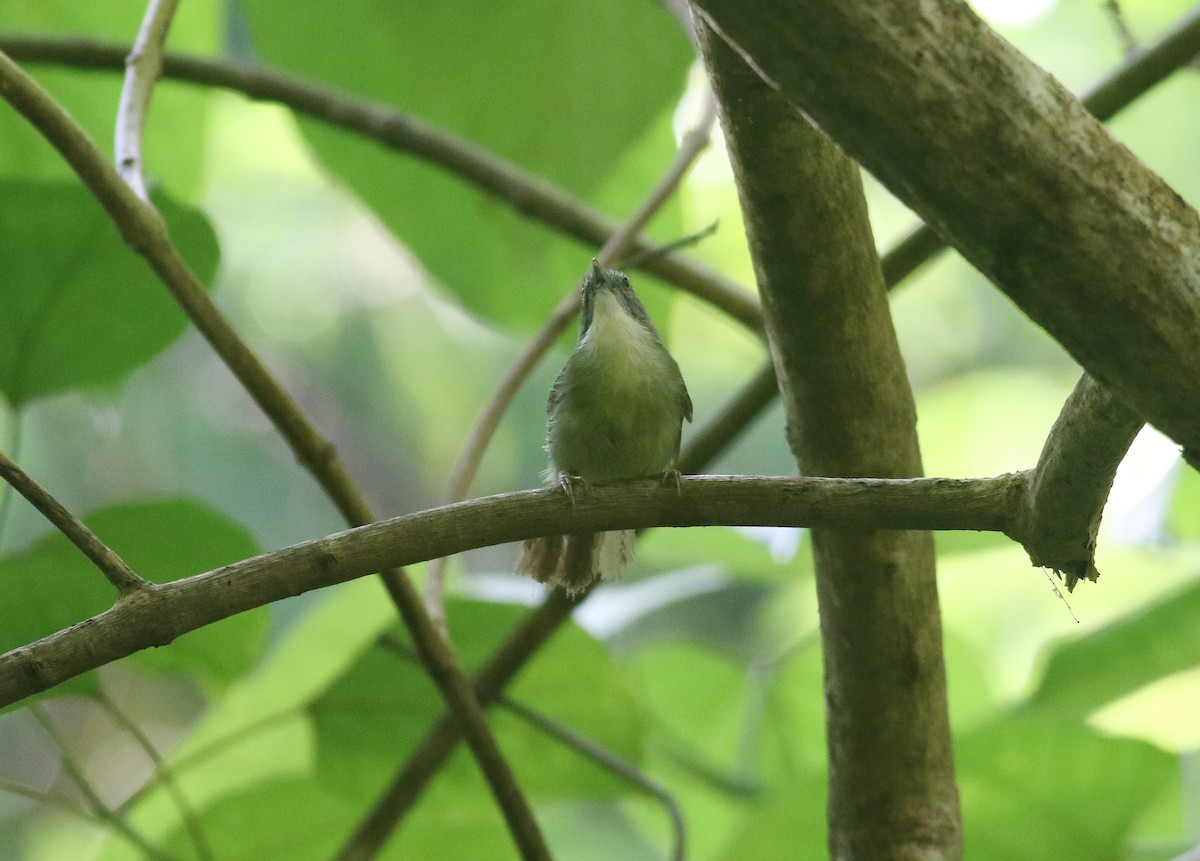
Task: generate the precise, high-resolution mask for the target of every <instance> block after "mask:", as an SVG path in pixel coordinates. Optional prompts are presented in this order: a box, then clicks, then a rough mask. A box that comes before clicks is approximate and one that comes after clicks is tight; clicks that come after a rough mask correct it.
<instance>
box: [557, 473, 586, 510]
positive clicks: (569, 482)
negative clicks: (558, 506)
mask: <svg viewBox="0 0 1200 861" xmlns="http://www.w3.org/2000/svg"><path fill="white" fill-rule="evenodd" d="M558 486H559V487H561V488H562V490H563V493H565V494H566V495H567V499H569V500H571V505H572V506H574V505H575V489H576V488H577V487H578V488H582V489H583V490H587V482H586V481H585V480H584V479H583V477H582V476H579V475H571V474H570V473H566V472H560V473H559V474H558Z"/></svg>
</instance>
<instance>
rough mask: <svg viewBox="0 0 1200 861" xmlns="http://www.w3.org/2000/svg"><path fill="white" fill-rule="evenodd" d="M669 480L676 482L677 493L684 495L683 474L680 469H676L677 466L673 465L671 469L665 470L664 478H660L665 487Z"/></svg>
mask: <svg viewBox="0 0 1200 861" xmlns="http://www.w3.org/2000/svg"><path fill="white" fill-rule="evenodd" d="M667 482H674V483H675V493H677V494H678V495H680V496H683V475H682V474H681V473H680V472H679V470H678V469H676V468H675V467H671V468H670V469H668V470H664V471H663V474H662V478H661V479H660V483H661V485H662V486H663V487H666V486H667Z"/></svg>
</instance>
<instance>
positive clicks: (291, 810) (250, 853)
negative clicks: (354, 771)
mask: <svg viewBox="0 0 1200 861" xmlns="http://www.w3.org/2000/svg"><path fill="white" fill-rule="evenodd" d="M357 813H358V811H356V810H354V809H353V808H351V807H350V806H348V805H347V804H346V803H345V802H344V801H343V800H342V799H340V798H338V797H337V796H336V795H335V794H333V793H331V792H328V791H327V790H325V789H324V787H322V786H320V785H319V784H317V783H316V782H315V781H313V780H310V779H306V778H300V779H293V780H284V781H279V782H275V783H267V784H261V785H259V786H256V787H254V788H253V789H252V790H250V791H248V792H245V793H242V794H239V795H234V796H230V797H228V798H224V799H222V800H221V801H218V802H217V803H215V804H214V805H212V807H210V808H209V809H208V810H205V811H204V813H203V816H202V818H201V827H203V829H204V834H205V837H206V838H207V839H208V841H209V843H210V844H211V845H212V849H213V855H214V857H216V858H220V859H222V861H264V859H274V858H287V859H290V861H305V859H310V858H311V859H318V858H321V859H325V858H332V857H333V855H334V853H335V852H336V851H337V849H338V847H339V846H340V845H341V843H342V841H343V840H344V839H345V837H346V834H347V833H348V829H349V828H350V827H351V825H352V824H353V822H354V820H355V816H356V814H357ZM168 847H169V849H170V850H171V851H172V852H174V853H177V855H178V856H179V857H181V858H190V857H193V852H194V850H193V844H192V842H191V840H190V839H189V838H188V836H187V833H186V832H185V831H184V830H183V829H182V828H180V829H179V830H177V831H176V833H175V835H174V836H173V837H172V838H171V840H170V842H169V844H168Z"/></svg>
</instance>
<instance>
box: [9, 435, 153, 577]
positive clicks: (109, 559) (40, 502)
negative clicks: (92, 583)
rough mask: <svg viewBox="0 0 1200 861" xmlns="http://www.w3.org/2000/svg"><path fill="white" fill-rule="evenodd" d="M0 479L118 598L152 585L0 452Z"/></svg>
mask: <svg viewBox="0 0 1200 861" xmlns="http://www.w3.org/2000/svg"><path fill="white" fill-rule="evenodd" d="M0 478H3V479H4V480H5V481H6V482H8V484H9V485H10V486H12V488H13V489H14V490H16V491H17V493H19V494H21V496H23V497H25V499H26V500H28V501H29V504H30V505H32V506H33V507H34V508H36V509H37V510H38V511H40V512H41V513H42V515H43V516H44V517H45V518H46V519H47V520H49V521H50V522H51V523H52V524H53V525H54V526H55V528H57V529H58V531H59V532H61V533H62V534H63V535H65V536H67V538H68V540H70V542H71V543H72V544H74V545H75V546H76V547H78V548H79V550H80V552H81V553H83V555H84V556H86V557H87V558H88V559H90V560H91V561H92V564H94V565H95V566H96V567H97V568H99V569H100V572H101V573H102V574H103V575H104V576H105V578H106V579H107V580H108V582H109V583H111V584H112V585H113V586H114V587H115V588H116V590H117V593H118V594H119V595H126V594H128V593H130V592H134V591H138V590H141V589H148V588H151V587H152V586H153V584H152V583H151V582H150V581H149V580H144V579H143V578H141V577H139V576H138V575H137V574H136V573H135V572H134V571H133V569H132V568H130V567H129V566H128V565H127V564H126V563H125V560H124V559H122V558H121V557H120V555H118V554H117V552H116V551H114V550H113V549H112V548H110V547H109V546H108V545H107V544H105V543H104V542H103V541H101V540H100V537H99V536H98V535H96V533H95V532H92V530H91V529H89V528H88V527H87V525H86V524H85V523H84V522H83V521H82V520H80V519H79V518H78V517H76V516H75V515H74V514H72V513H71V512H70V511H68V510H67V509H66V507H65V506H64V505H63V504H62V503H61V502H59V501H58V500H57V499H55V498H54V497H53V496H51V495H50V493H49V492H48V491H47V490H46V489H45V488H43V487H42V486H41V485H40V484H38V483H37V482H36V481H34V480H33V479H32V478H30V477H29V475H28V474H27V473H26V472H25V470H23V469H21V467H19V466H17V465H16V464H15V463H13V462H12V461H11V460H9V459H8V456H7V455H5V454H4V453H3V452H0Z"/></svg>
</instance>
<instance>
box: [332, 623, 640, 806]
mask: <svg viewBox="0 0 1200 861" xmlns="http://www.w3.org/2000/svg"><path fill="white" fill-rule="evenodd" d="M448 609H449V613H450V629H451V631H453V632H454V637H455V645H456V647H457V648H458V651H459V654H460V656H461V657H462V660H463V662H464V664H465V665H467V666H474V665H476V664H477V663H478V662H479V661H481V660H482V659H483V657H484V656H485V655H486V654H488V653H489V652H490V651H491V650H492V649H493V648H494V647H495V646H496V645H498V644H499V642H500V640H501V638H502V637H503V636H504V634H505V633H506V632H507V631H508V630H510V629H511V628H512V626H513V625H514V624H515V623H516V621H517V620H518V619H520V618H521V617H522V616H523V615H524V614H525V613H526V612H528V610H527V609H525V608H520V607H513V606H508V605H499V604H487V603H481V602H467V601H461V602H453V603H452V604H451V605H450V606H449V608H448ZM394 634H395V636H396V637H397V638H402V635H401V633H400V631H399V629H397V630H396V631H394ZM512 696H513V698H514V699H516V700H518V701H519V702H521V703H523V704H525V705H528V706H530V707H532V708H534V709H537V710H538V711H541V712H543V713H544V714H546V715H548V716H549V717H552V718H554V719H555V720H557V721H559V722H561V723H563V724H565V725H567V726H568V727H570V728H571V729H573V730H574V731H576V732H578V733H580V734H582V735H584V736H586V737H588V738H590V739H591V740H592V741H595V742H598V743H600V744H602V745H604V746H605V747H607V748H609V749H610V750H612V751H614V752H616V753H617V754H618V755H621V756H623V757H625V758H627V759H630V760H634V761H636V760H637V759H639V758H640V753H641V737H642V730H643V726H642V719H641V715H640V710H639V708H638V707H637V704H636V702H635V701H634V699H633V696H632V694H631V693H630V690H629V686H628V682H627V680H626V677H625V674H624V672H623V671H622V670H621V669H620V668H618V667H617V666H615V665H614V664H613V663H612V662H611V660H610V659H609V658H608V657H607V655H606V654H605V651H604V649H603V647H602V646H601V645H600V644H599V643H597V642H596V641H595V640H593V639H592V638H591V637H589V636H588V635H587V634H585V633H584V632H583V631H582V630H581V629H579V628H577V627H574V626H567V627H565V628H564V629H562V630H560V631H559V632H558V633H557V634H556V635H555V637H554V639H553V640H552V641H551V643H550V644H549V645H548V646H547V647H546V648H545V649H544V650H543V652H542V653H541V654H539V656H538V660H537V662H536V663H534V664H532V665H531V666H529V667H528V668H527V669H526V670H525V671H524V672H523V673H522V674H521V676H520V678H519V679H518V680H517V683H516V685H515V686H514V688H513V690H512ZM443 708H444V707H443V704H442V700H441V697H440V696H439V694H438V693H437V691H436V690H435V689H434V687H433V685H432V683H431V682H429V680H428V679H427V677H426V676H425V673H424V672H423V671H422V670H421V669H420V668H419V667H418V666H417V665H416V664H414V663H413V662H412V661H411V660H409V659H406V658H405V657H403V656H401V655H398V654H397V653H396V652H394V651H393V650H391V649H389V648H386V647H384V646H380V645H377V646H375V647H373V648H371V649H368V650H367V651H365V652H364V653H363V654H362V656H361V657H360V658H359V659H358V661H357V662H356V663H355V664H354V666H353V667H352V668H351V669H350V670H349V672H347V673H346V674H345V676H343V677H342V679H341V680H340V681H339V682H338V683H337V684H335V685H333V686H332V687H331V688H330V689H329V691H328V692H327V693H326V694H325V695H323V696H321V697H320V698H318V699H317V700H316V701H315V702H314V703H313V704H312V706H311V709H310V710H311V713H312V715H313V720H314V725H315V727H316V730H317V737H318V752H319V762H320V765H321V770H322V773H323V774H324V776H325V777H326V779H327V780H328V781H329V783H330V785H332V786H335V787H338V788H339V789H340V790H341V791H343V792H345V793H348V794H351V795H353V796H354V797H356V798H357V797H371V795H372V794H373V793H374V792H377V791H378V789H379V788H380V787H382V786H383V785H384V783H385V782H386V781H387V779H388V778H390V777H391V775H392V774H393V772H394V771H395V770H396V769H397V768H398V766H399V765H400V763H401V762H402V761H403V758H404V756H406V752H408V751H411V750H412V749H413V748H414V747H415V745H416V744H417V742H418V741H419V740H420V739H421V738H422V737H423V736H424V734H425V732H426V731H427V730H428V728H429V727H430V725H431V724H432V723H433V721H434V720H436V719H437V717H438V716H439V715H440V714H441V713H442V711H443ZM490 719H491V721H492V725H493V727H494V728H495V730H496V733H497V735H498V737H499V740H500V746H501V748H502V749H503V750H504V751H505V753H506V755H507V756H508V757H509V759H510V761H511V762H512V764H513V767H514V768H515V769H516V772H517V777H518V779H519V780H520V782H521V784H522V786H523V788H525V789H526V791H527V792H530V793H531V794H533V795H536V796H538V797H562V796H580V795H583V796H595V795H608V794H612V793H615V792H621V791H629V785H628V784H626V783H623V782H621V781H618V780H617V779H616V778H614V777H612V776H611V775H609V774H608V773H607V772H605V771H602V770H601V769H600V768H599V767H598V766H595V765H593V764H592V763H591V762H590V761H588V760H586V759H584V758H582V756H581V755H578V754H574V755H572V754H571V753H570V751H569V750H568V749H566V748H564V747H563V746H562V745H561V744H560V743H559V742H558V741H556V740H554V739H552V738H550V737H549V736H547V735H546V734H544V733H542V732H541V731H539V730H535V729H533V728H532V727H531V726H529V725H528V724H527V723H526V722H525V721H523V720H521V719H519V718H517V717H516V716H514V715H512V714H509V713H507V712H505V711H504V710H503V709H501V708H498V707H495V708H493V710H492V712H491V713H490ZM564 751H567V752H566V753H564Z"/></svg>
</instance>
